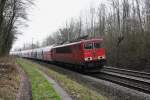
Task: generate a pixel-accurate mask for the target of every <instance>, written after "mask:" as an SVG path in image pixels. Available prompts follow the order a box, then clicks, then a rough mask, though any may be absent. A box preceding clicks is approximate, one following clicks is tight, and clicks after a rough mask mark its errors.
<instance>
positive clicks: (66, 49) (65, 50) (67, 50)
mask: <svg viewBox="0 0 150 100" xmlns="http://www.w3.org/2000/svg"><path fill="white" fill-rule="evenodd" d="M56 53H71V48H70V47H69V46H68V47H67V46H66V47H59V48H56Z"/></svg>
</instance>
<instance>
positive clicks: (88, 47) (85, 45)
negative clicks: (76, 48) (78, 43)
mask: <svg viewBox="0 0 150 100" xmlns="http://www.w3.org/2000/svg"><path fill="white" fill-rule="evenodd" d="M84 49H93V43H86V44H84Z"/></svg>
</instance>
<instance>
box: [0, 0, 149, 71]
mask: <svg viewBox="0 0 150 100" xmlns="http://www.w3.org/2000/svg"><path fill="white" fill-rule="evenodd" d="M25 1H26V2H25ZM25 1H23V0H21V1H20V0H0V48H1V49H0V55H3V54H7V53H8V52H9V50H10V48H11V46H12V44H13V42H14V40H15V38H16V37H15V35H16V34H18V31H17V29H16V27H17V25H18V24H20V19H26V12H25V8H26V7H25V6H26V5H27V4H26V3H27V2H28V3H30V2H29V1H28V0H25ZM23 2H25V3H23ZM87 9H88V11H85V12H84V13H83V14H81V15H80V16H79V17H78V18H71V19H70V20H68V21H66V23H65V24H64V25H63V27H61V28H59V29H58V30H56V31H55V32H54V33H50V34H51V35H49V36H48V37H47V38H46V39H45V40H44V41H43V42H42V43H41V45H40V44H39V42H41V41H38V42H37V43H34V44H33V43H32V44H30V45H28V46H23V48H22V49H30V48H37V47H43V46H48V45H52V44H55V45H60V44H64V43H70V42H74V41H79V40H81V38H85V39H90V38H103V39H104V43H103V46H104V47H105V49H106V53H107V64H108V65H110V66H116V67H122V68H129V69H136V70H145V71H148V70H149V71H150V68H149V66H150V53H149V51H150V0H107V3H106V4H105V3H101V4H99V6H98V7H94V6H90V7H89V8H87ZM19 50H20V49H19Z"/></svg>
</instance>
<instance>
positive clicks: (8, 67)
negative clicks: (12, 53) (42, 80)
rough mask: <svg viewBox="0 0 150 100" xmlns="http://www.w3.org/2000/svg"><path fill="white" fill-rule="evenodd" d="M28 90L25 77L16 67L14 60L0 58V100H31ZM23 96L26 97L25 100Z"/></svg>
mask: <svg viewBox="0 0 150 100" xmlns="http://www.w3.org/2000/svg"><path fill="white" fill-rule="evenodd" d="M24 88H25V89H24ZM29 89H30V86H29V82H28V80H27V77H26V76H25V74H24V72H23V71H22V70H21V69H20V68H19V67H18V66H17V65H16V63H15V59H13V58H11V57H4V58H0V100H31V95H30V90H29ZM25 96H28V97H27V99H25V98H24V97H25Z"/></svg>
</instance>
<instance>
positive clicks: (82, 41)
mask: <svg viewBox="0 0 150 100" xmlns="http://www.w3.org/2000/svg"><path fill="white" fill-rule="evenodd" d="M91 41H103V39H102V38H100V39H89V40H81V41H78V42H73V43H67V44H63V45H58V46H55V47H53V48H58V47H64V46H70V45H75V44H79V43H84V42H91Z"/></svg>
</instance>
